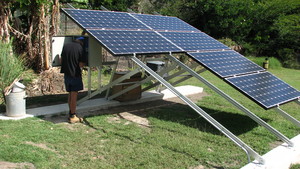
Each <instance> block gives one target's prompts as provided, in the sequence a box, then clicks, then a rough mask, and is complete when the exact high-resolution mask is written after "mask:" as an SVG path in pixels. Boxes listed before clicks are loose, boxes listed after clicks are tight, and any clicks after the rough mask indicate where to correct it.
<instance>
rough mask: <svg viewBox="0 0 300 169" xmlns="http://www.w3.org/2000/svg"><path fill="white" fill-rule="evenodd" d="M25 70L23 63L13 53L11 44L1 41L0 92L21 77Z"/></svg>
mask: <svg viewBox="0 0 300 169" xmlns="http://www.w3.org/2000/svg"><path fill="white" fill-rule="evenodd" d="M23 70H24V66H23V63H22V61H21V60H20V58H18V57H17V56H15V55H14V54H13V53H12V49H11V44H4V43H2V42H0V92H1V93H3V91H4V89H5V88H6V87H7V86H9V85H10V84H11V83H12V82H13V81H14V80H15V79H16V78H18V77H20V75H21V74H22V72H23ZM1 97H2V95H1Z"/></svg>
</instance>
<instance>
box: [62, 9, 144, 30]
mask: <svg viewBox="0 0 300 169" xmlns="http://www.w3.org/2000/svg"><path fill="white" fill-rule="evenodd" d="M63 11H64V12H65V13H66V14H67V15H69V17H71V18H72V19H73V20H74V21H75V22H77V23H78V24H79V25H81V26H82V27H83V28H85V29H131V30H139V29H144V30H149V28H148V27H146V26H145V25H144V24H142V23H141V22H139V21H137V20H136V19H135V18H133V17H132V16H130V14H128V13H124V12H110V11H97V10H82V9H81V10H78V9H63Z"/></svg>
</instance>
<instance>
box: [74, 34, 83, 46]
mask: <svg viewBox="0 0 300 169" xmlns="http://www.w3.org/2000/svg"><path fill="white" fill-rule="evenodd" d="M83 40H84V37H82V36H80V37H77V38H76V39H75V41H76V42H78V43H80V44H81V45H83Z"/></svg>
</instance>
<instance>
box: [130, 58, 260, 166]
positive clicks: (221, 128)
mask: <svg viewBox="0 0 300 169" xmlns="http://www.w3.org/2000/svg"><path fill="white" fill-rule="evenodd" d="M131 59H132V60H133V61H134V62H135V63H137V64H138V65H139V66H140V67H142V68H143V69H145V70H146V71H147V72H148V73H149V74H150V75H151V76H153V77H155V79H156V80H158V81H159V82H160V83H161V84H163V85H164V86H165V87H167V88H168V89H169V90H170V91H171V92H172V93H174V94H175V95H176V96H177V97H179V98H180V99H181V100H183V101H184V102H185V103H186V104H188V105H189V106H190V107H191V108H192V109H194V110H195V111H196V112H197V113H198V114H199V115H201V116H202V117H203V118H204V119H205V120H207V121H208V122H210V123H211V124H212V125H213V126H214V127H216V128H217V129H218V130H219V131H220V132H222V133H223V134H224V135H226V136H227V137H228V138H229V139H231V140H232V141H233V142H234V143H235V144H237V145H238V146H240V147H241V148H242V149H243V150H246V152H247V154H248V155H251V156H252V157H253V158H255V159H256V160H257V161H258V162H259V163H262V164H264V162H265V161H264V159H263V158H262V157H261V156H260V155H259V154H258V153H257V152H255V151H254V150H253V149H251V147H249V146H248V145H247V144H245V143H244V142H243V141H241V140H240V139H239V138H238V137H236V136H235V135H234V134H232V133H231V132H230V131H229V130H227V129H226V128H225V127H224V126H222V125H221V124H220V123H219V122H217V121H216V120H215V119H214V118H212V117H211V116H210V115H209V114H207V113H206V112H205V111H204V110H202V109H201V108H200V107H199V106H197V105H196V104H195V103H193V102H192V101H191V100H190V99H188V98H187V97H185V96H184V95H182V94H181V93H180V92H178V91H177V90H176V89H175V88H174V87H173V86H172V85H171V84H169V83H168V82H167V81H166V80H165V79H163V78H162V77H161V76H159V75H158V74H157V73H155V72H154V71H153V70H152V69H150V68H149V67H148V66H147V65H145V64H144V63H143V62H142V61H140V60H139V59H138V58H136V57H135V55H134V56H133V57H132V58H131Z"/></svg>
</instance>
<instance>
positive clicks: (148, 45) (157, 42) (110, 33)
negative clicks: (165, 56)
mask: <svg viewBox="0 0 300 169" xmlns="http://www.w3.org/2000/svg"><path fill="white" fill-rule="evenodd" d="M88 32H89V33H90V34H91V35H92V36H94V37H95V38H96V39H97V40H98V41H99V42H101V43H102V44H104V45H105V46H106V48H107V49H108V50H110V51H114V54H115V55H124V54H132V53H168V52H169V51H173V52H182V51H181V50H180V49H179V48H178V47H176V46H174V45H173V44H172V43H170V42H169V41H167V40H166V39H164V38H162V37H161V36H160V35H159V34H157V33H156V32H153V31H119V30H88Z"/></svg>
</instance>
